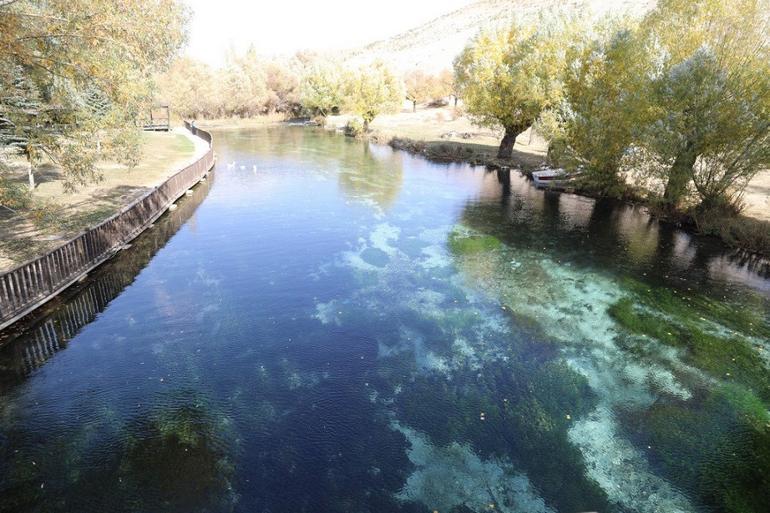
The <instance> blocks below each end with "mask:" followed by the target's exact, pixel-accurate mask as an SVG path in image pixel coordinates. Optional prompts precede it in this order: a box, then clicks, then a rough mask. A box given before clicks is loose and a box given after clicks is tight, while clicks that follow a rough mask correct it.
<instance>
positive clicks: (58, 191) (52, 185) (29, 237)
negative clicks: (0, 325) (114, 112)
mask: <svg viewBox="0 0 770 513" xmlns="http://www.w3.org/2000/svg"><path fill="white" fill-rule="evenodd" d="M143 137H144V145H143V148H142V153H143V155H142V159H141V161H140V163H139V165H137V166H136V167H135V168H133V169H129V168H127V167H125V166H122V165H120V164H115V163H103V164H101V165H100V166H99V168H100V170H101V172H102V175H103V179H102V180H101V181H100V182H98V183H94V184H89V185H87V186H85V187H81V188H79V189H78V190H77V191H75V192H72V193H67V192H65V191H64V187H63V182H62V180H61V172H60V171H59V170H58V169H56V168H55V167H53V166H42V167H41V169H40V170H39V171H38V172H37V173H36V179H37V181H38V186H37V187H36V188H35V191H34V193H33V195H34V198H35V199H36V200H38V201H42V202H47V203H50V204H51V205H53V206H52V208H51V209H50V210H51V211H52V212H53V213H54V216H55V219H54V222H52V223H48V224H47V225H46V227H45V228H41V227H40V225H39V224H35V223H34V222H33V220H32V219H31V218H29V217H28V216H25V215H13V214H11V213H10V212H7V211H0V271H5V270H8V269H10V268H12V267H14V266H16V265H18V264H20V263H22V262H25V261H27V260H29V259H31V258H34V257H36V256H38V255H40V254H42V253H44V252H46V251H49V250H50V249H53V248H54V247H56V246H58V245H60V244H62V243H64V242H66V241H68V240H70V239H71V238H72V237H73V236H75V235H77V234H78V233H80V232H82V231H83V230H85V229H87V228H89V227H91V226H94V225H96V224H98V223H100V222H101V221H103V220H104V219H107V218H108V217H110V216H111V215H113V214H114V213H116V212H117V211H118V210H120V209H121V208H122V207H123V206H125V205H126V204H128V203H129V202H131V201H132V200H133V199H135V198H137V197H139V196H141V195H142V194H143V193H144V192H146V191H147V190H149V189H150V188H152V187H155V186H157V185H159V184H160V183H162V182H163V181H164V180H165V179H166V178H168V177H170V176H171V175H173V174H174V173H175V172H176V171H178V170H179V169H181V168H182V167H184V166H186V165H187V164H189V163H191V162H193V161H195V159H197V158H198V157H200V156H201V155H203V154H204V153H205V152H206V150H207V149H208V148H207V145H206V143H205V142H204V141H202V140H201V139H199V138H197V137H194V136H193V135H192V134H190V133H189V132H188V131H187V130H184V129H181V128H177V129H174V130H173V131H172V132H168V133H165V132H148V133H145V134H143ZM14 177H15V179H17V180H19V181H20V182H22V183H26V171H23V167H22V166H19V167H18V169H17V172H16V174H15V176H14Z"/></svg>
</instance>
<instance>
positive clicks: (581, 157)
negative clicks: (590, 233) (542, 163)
mask: <svg viewBox="0 0 770 513" xmlns="http://www.w3.org/2000/svg"><path fill="white" fill-rule="evenodd" d="M650 74H651V62H650V59H649V55H648V52H647V51H646V47H645V45H644V44H640V40H639V37H638V34H637V27H636V24H635V23H634V22H633V21H631V20H628V19H621V20H605V21H602V22H600V23H598V24H597V25H595V26H594V27H592V28H591V29H590V30H587V31H585V32H583V33H581V34H580V35H579V36H578V37H576V38H574V40H573V41H572V42H571V44H570V47H569V49H568V51H567V66H566V70H565V73H564V101H563V103H562V104H561V105H560V106H559V108H558V109H555V112H556V113H557V119H556V120H555V124H556V126H552V127H549V128H550V130H549V131H550V133H547V134H546V135H547V136H549V138H550V139H551V157H552V158H554V157H555V158H556V159H557V160H559V161H560V163H561V164H563V165H567V166H571V167H576V168H579V169H580V170H582V171H584V175H583V176H584V185H586V186H588V187H589V188H591V189H593V190H596V191H600V192H602V193H605V194H608V195H615V194H619V193H621V192H622V190H623V189H624V188H625V184H624V182H623V178H622V177H621V176H620V173H619V171H620V169H621V166H622V164H623V161H624V159H625V157H626V155H627V154H628V152H629V149H630V148H631V147H632V145H633V144H634V142H635V136H636V135H637V131H638V127H639V126H642V125H644V124H645V123H646V122H647V121H648V120H647V117H648V112H649V101H648V97H649V94H650V87H649V77H650Z"/></svg>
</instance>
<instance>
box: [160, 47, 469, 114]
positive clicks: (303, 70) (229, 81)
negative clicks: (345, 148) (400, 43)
mask: <svg viewBox="0 0 770 513" xmlns="http://www.w3.org/2000/svg"><path fill="white" fill-rule="evenodd" d="M157 82H158V85H159V97H160V99H161V101H165V102H168V103H170V104H171V105H173V106H174V109H175V110H176V112H178V113H179V114H180V115H182V116H183V117H208V118H215V117H250V116H254V115H259V114H270V113H275V112H279V113H286V114H288V115H295V116H296V115H303V114H304V115H312V116H321V117H325V116H328V115H330V114H333V113H338V112H341V111H346V112H351V113H354V114H356V115H358V116H359V117H360V118H361V119H362V121H363V124H364V125H365V126H367V125H368V124H369V123H370V122H371V121H372V120H373V119H374V118H375V117H376V116H377V115H379V114H380V113H384V112H394V111H397V110H398V109H399V108H400V107H401V105H402V103H403V101H404V100H405V99H406V100H409V101H411V102H412V103H413V106H414V109H415V110H416V108H417V104H418V103H424V102H430V101H434V100H439V99H443V98H446V97H448V96H450V95H452V94H454V76H453V73H452V72H451V71H450V70H446V71H444V72H442V73H441V74H438V75H431V74H427V73H424V72H422V71H413V72H411V73H407V74H405V75H403V76H401V75H399V74H396V73H394V72H393V71H392V70H390V69H389V68H388V67H387V66H386V65H385V64H384V63H382V62H375V63H373V64H369V65H364V66H359V67H349V66H344V65H342V64H340V63H339V62H336V61H334V60H332V59H330V58H328V57H325V56H322V55H318V54H313V53H307V52H303V53H298V54H296V55H294V56H292V57H289V58H265V57H262V56H260V55H259V54H258V53H257V52H256V51H255V50H254V49H253V48H251V49H249V50H247V51H246V52H245V53H244V54H242V55H238V54H235V53H230V54H229V55H228V56H227V58H226V62H225V65H224V66H223V67H222V68H212V67H211V66H208V65H206V64H203V63H201V62H198V61H195V60H192V59H189V58H183V59H180V60H178V61H177V62H175V63H174V64H173V65H172V66H171V69H170V70H169V71H168V72H167V73H164V74H163V75H160V76H159V77H158V78H157Z"/></svg>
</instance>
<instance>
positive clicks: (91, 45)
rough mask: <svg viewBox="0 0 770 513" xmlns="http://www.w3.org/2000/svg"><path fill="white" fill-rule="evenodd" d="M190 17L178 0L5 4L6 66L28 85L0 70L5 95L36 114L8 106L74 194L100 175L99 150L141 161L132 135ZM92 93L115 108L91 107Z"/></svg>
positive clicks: (19, 0)
mask: <svg viewBox="0 0 770 513" xmlns="http://www.w3.org/2000/svg"><path fill="white" fill-rule="evenodd" d="M186 21H187V15H186V11H185V9H184V8H183V7H182V6H181V4H179V3H178V2H177V1H176V0H151V1H150V0H48V1H46V2H37V1H32V0H16V1H14V0H6V1H4V2H0V69H3V70H15V69H20V70H21V72H22V73H23V79H24V81H25V82H26V84H27V85H26V86H24V87H19V85H18V83H16V84H15V83H14V81H16V80H17V78H18V77H16V76H14V73H7V72H6V73H0V81H1V82H0V90H2V91H14V93H13V94H14V95H17V96H18V95H19V94H21V95H22V96H23V95H25V94H29V97H28V100H29V101H31V102H39V106H38V107H37V108H35V109H31V110H30V109H26V110H25V109H21V110H19V109H15V108H14V107H12V106H11V107H9V106H8V102H7V101H6V103H5V106H4V107H3V112H4V114H6V115H7V116H6V118H7V119H8V120H9V121H10V122H11V123H12V125H13V127H14V128H13V130H14V132H15V133H16V134H17V135H19V136H23V137H25V138H26V139H27V140H28V144H26V148H27V149H26V150H25V151H27V154H28V158H29V155H30V153H31V152H34V153H35V156H33V158H36V155H37V154H40V153H42V154H45V156H46V157H48V158H50V159H51V160H53V161H54V162H56V163H58V164H60V165H61V167H62V170H63V171H64V175H65V187H69V188H72V187H74V186H76V185H78V184H82V183H85V182H86V181H89V180H91V179H94V178H95V177H97V173H96V170H95V162H96V157H97V156H98V154H99V152H101V148H100V146H101V145H104V146H105V147H106V149H108V150H109V151H110V152H111V153H112V154H113V155H124V156H125V155H129V160H130V159H131V158H135V155H132V154H135V151H133V150H135V146H134V143H135V141H136V140H137V137H136V136H131V135H130V134H127V132H128V131H132V132H134V134H135V132H136V127H135V121H136V119H137V117H138V115H139V113H140V112H142V111H143V110H144V109H145V107H146V106H147V105H148V103H149V101H150V92H151V76H152V74H153V73H154V72H155V71H156V70H158V69H161V68H163V67H164V66H166V65H167V64H168V63H169V61H170V60H171V58H172V57H173V55H174V54H175V53H176V51H177V50H178V48H179V47H180V46H181V44H182V43H183V42H184V39H185V24H186ZM94 91H99V94H100V95H103V100H105V105H109V112H103V111H102V112H100V111H99V109H94V105H93V104H92V103H91V104H89V102H88V101H87V97H88V96H89V94H93V92H94ZM14 101H18V98H17V100H14ZM9 113H10V114H9ZM9 116H10V117H9ZM11 118H13V119H11ZM101 136H103V137H101ZM96 141H99V144H97V142H96ZM118 146H121V147H122V148H118ZM123 150H125V151H123Z"/></svg>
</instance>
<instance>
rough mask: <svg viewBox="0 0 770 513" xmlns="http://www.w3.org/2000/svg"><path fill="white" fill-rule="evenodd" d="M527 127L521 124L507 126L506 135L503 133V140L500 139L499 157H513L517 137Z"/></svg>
mask: <svg viewBox="0 0 770 513" xmlns="http://www.w3.org/2000/svg"><path fill="white" fill-rule="evenodd" d="M526 129H527V128H526V127H520V126H507V127H505V135H503V140H502V141H500V149H499V150H497V158H499V159H509V158H511V156H513V145H514V144H516V137H517V136H518V135H519V134H520V133H522V132H523V131H524V130H526Z"/></svg>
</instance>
